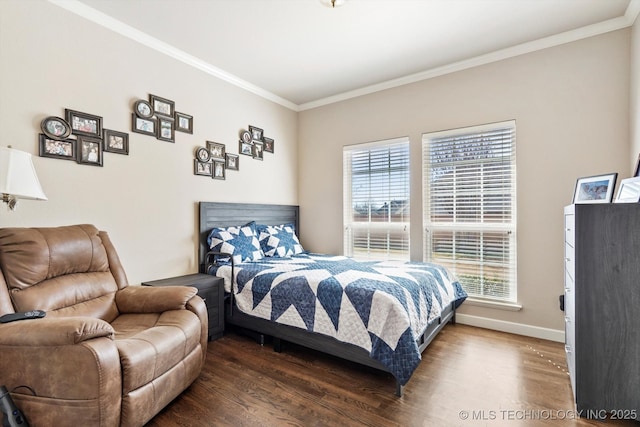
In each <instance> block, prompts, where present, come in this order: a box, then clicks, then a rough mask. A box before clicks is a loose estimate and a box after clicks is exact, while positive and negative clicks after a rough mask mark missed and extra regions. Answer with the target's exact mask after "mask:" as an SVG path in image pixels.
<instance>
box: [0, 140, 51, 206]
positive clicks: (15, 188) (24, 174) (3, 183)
mask: <svg viewBox="0 0 640 427" xmlns="http://www.w3.org/2000/svg"><path fill="white" fill-rule="evenodd" d="M0 194H2V201H3V202H5V203H6V204H7V205H8V206H9V209H11V210H15V208H16V204H17V203H18V199H28V200H47V196H45V195H44V192H43V191H42V187H41V186H40V181H38V175H36V170H35V168H34V167H33V162H32V161H31V154H29V153H26V152H24V151H20V150H14V149H13V148H11V147H0Z"/></svg>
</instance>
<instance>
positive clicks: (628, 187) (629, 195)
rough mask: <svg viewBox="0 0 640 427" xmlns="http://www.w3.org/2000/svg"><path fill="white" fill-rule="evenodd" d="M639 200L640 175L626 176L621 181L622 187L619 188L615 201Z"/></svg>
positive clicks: (630, 201)
mask: <svg viewBox="0 0 640 427" xmlns="http://www.w3.org/2000/svg"><path fill="white" fill-rule="evenodd" d="M638 202H640V176H635V177H633V178H626V179H623V180H622V181H620V188H618V195H617V197H616V200H615V203H638Z"/></svg>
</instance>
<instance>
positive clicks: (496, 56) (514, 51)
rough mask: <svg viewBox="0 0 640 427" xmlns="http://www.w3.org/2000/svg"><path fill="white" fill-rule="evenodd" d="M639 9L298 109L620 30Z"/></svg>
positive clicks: (638, 1) (638, 4) (638, 3)
mask: <svg viewBox="0 0 640 427" xmlns="http://www.w3.org/2000/svg"><path fill="white" fill-rule="evenodd" d="M639 12H640V0H631V2H630V3H629V6H628V7H627V12H626V13H625V16H620V17H618V18H613V19H609V20H607V21H603V22H599V23H597V24H592V25H588V26H586V27H582V28H578V29H575V30H571V31H567V32H564V33H560V34H555V35H553V36H549V37H545V38H542V39H538V40H534V41H532V42H527V43H522V44H520V45H517V46H513V47H509V48H506V49H501V50H497V51H495V52H491V53H488V54H486V55H481V56H476V57H474V58H470V59H466V60H464V61H459V62H454V63H452V64H448V65H444V66H442V67H437V68H432V69H431V70H426V71H422V72H419V73H416V74H411V75H409V76H405V77H400V78H398V79H393V80H388V81H385V82H382V83H378V84H374V85H371V86H366V87H362V88H360V89H355V90H352V91H349V92H343V93H340V94H337V95H334V96H330V97H327V98H323V99H318V100H316V101H311V102H307V103H304V104H300V105H298V110H299V111H305V110H310V109H313V108H318V107H322V106H324V105H329V104H334V103H336V102H340V101H346V100H348V99H351V98H357V97H359V96H363V95H369V94H372V93H375V92H380V91H383V90H386V89H392V88H395V87H399V86H404V85H407V84H411V83H416V82H419V81H422V80H428V79H431V78H434V77H439V76H443V75H446V74H450V73H454V72H457V71H462V70H467V69H469V68H473V67H477V66H480V65H486V64H490V63H492V62H497V61H502V60H504V59H509V58H513V57H516V56H520V55H524V54H527V53H531V52H535V51H538V50H543V49H547V48H550V47H554V46H559V45H562V44H566V43H571V42H574V41H578V40H581V39H585V38H588V37H593V36H597V35H600V34H605V33H608V32H611V31H616V30H620V29H622V28H626V27H629V26H631V25H633V23H634V22H635V20H636V17H637V16H638V13H639Z"/></svg>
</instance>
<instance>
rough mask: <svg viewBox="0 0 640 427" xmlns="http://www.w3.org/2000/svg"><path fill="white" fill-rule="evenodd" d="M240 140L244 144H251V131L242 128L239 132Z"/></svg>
mask: <svg viewBox="0 0 640 427" xmlns="http://www.w3.org/2000/svg"><path fill="white" fill-rule="evenodd" d="M240 140H241V141H242V142H244V143H245V144H251V132H249V131H248V130H243V131H242V132H240Z"/></svg>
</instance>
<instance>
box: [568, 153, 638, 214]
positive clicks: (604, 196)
mask: <svg viewBox="0 0 640 427" xmlns="http://www.w3.org/2000/svg"><path fill="white" fill-rule="evenodd" d="M617 178H618V173H617V172H611V173H607V174H602V175H594V176H587V177H582V178H578V180H577V181H576V187H575V189H574V191H573V203H574V204H586V203H612V202H613V203H640V155H638V160H637V161H636V168H635V172H634V175H633V176H632V177H630V178H625V179H623V180H622V181H620V186H619V187H618V193H617V195H616V197H615V198H614V197H613V194H614V191H615V188H616V180H617Z"/></svg>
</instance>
